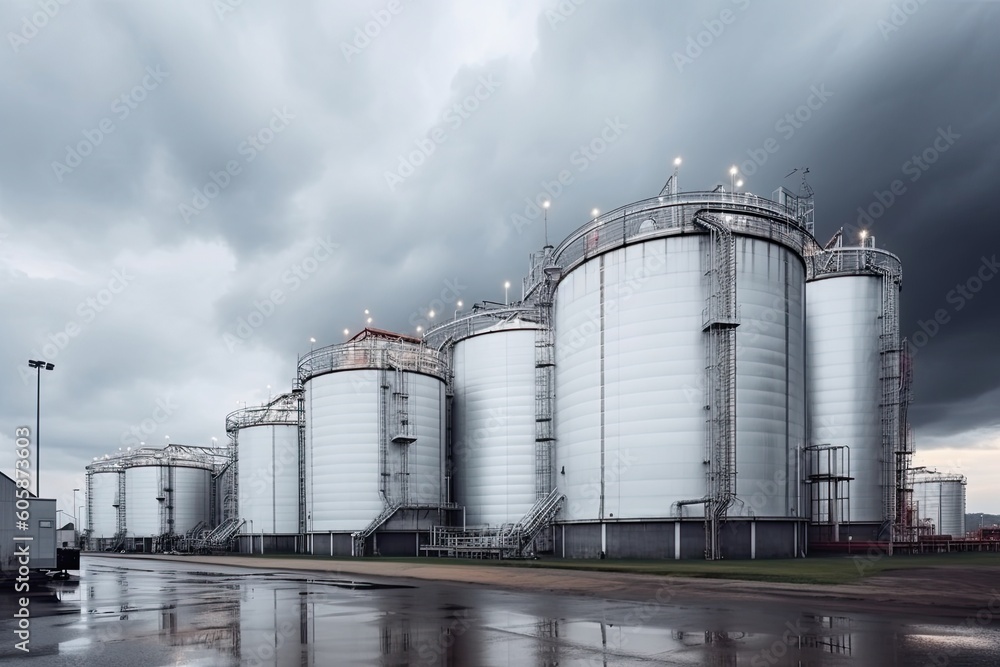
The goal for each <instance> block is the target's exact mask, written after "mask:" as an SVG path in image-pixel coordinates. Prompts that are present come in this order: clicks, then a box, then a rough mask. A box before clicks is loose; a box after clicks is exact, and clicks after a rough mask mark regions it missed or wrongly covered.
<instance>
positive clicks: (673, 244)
mask: <svg viewBox="0 0 1000 667" xmlns="http://www.w3.org/2000/svg"><path fill="white" fill-rule="evenodd" d="M696 217H697V218H698V219H699V220H706V219H709V220H712V221H714V223H715V225H716V226H715V227H713V229H719V228H725V229H728V230H729V233H731V234H732V239H733V241H732V245H731V246H729V247H730V248H732V249H731V250H730V251H728V252H729V254H731V255H732V258H731V263H730V262H725V261H722V251H720V250H719V248H720V247H721V246H720V245H719V244H718V242H717V241H716V240H715V239H716V236H715V235H714V234H710V233H709V226H707V225H706V224H704V223H699V222H696V221H695V218H696ZM720 234H721V232H720ZM723 236H725V234H723ZM810 241H811V237H810V236H809V235H808V234H807V232H806V231H805V230H804V229H803V228H802V227H800V226H799V224H798V222H797V220H796V218H795V217H794V214H793V211H792V210H791V209H789V208H786V207H785V206H784V205H781V204H778V203H777V202H771V201H769V200H765V199H761V198H758V197H755V196H754V195H749V194H739V193H738V194H735V195H734V194H732V193H724V192H713V193H681V194H679V195H673V196H670V197H661V198H654V199H651V200H646V201H642V202H637V203H635V204H630V205H629V206H627V207H623V208H622V209H618V210H616V211H612V212H610V213H607V214H604V215H601V216H600V217H598V218H596V219H595V220H593V221H591V222H590V223H589V224H588V225H585V226H584V227H582V228H580V229H579V230H577V231H576V232H574V233H573V234H572V235H571V236H570V237H569V238H567V239H566V240H565V241H564V242H563V243H562V244H560V246H558V247H557V248H556V250H555V252H554V253H553V262H554V263H555V264H556V265H557V266H558V267H559V268H560V269H561V271H562V277H561V279H560V281H559V283H558V286H557V288H556V292H555V314H554V330H555V340H556V372H555V397H556V398H555V401H556V409H555V418H556V422H555V424H556V429H555V430H556V433H555V435H556V460H555V466H554V468H555V470H556V471H557V474H556V475H555V477H556V482H557V484H558V486H559V488H560V489H561V490H562V491H563V492H564V493H565V494H566V503H565V505H564V508H563V511H562V513H561V514H560V515H559V519H560V520H561V521H563V522H565V523H566V526H565V529H566V530H567V533H566V537H565V538H564V545H563V546H564V547H565V549H566V555H567V556H568V555H571V554H576V555H585V556H593V555H596V553H595V549H594V547H593V545H594V544H597V545H599V546H598V547H597V550H598V551H602V552H605V553H607V554H608V556H609V557H615V555H619V554H620V555H622V556H625V557H630V556H644V557H658V556H663V555H666V556H668V557H693V556H696V555H702V554H703V553H704V550H705V539H704V533H703V532H701V533H698V535H696V534H695V533H696V532H698V531H702V530H703V529H702V527H701V526H700V525H685V526H684V527H683V530H682V527H681V526H680V525H676V526H667V525H663V524H662V522H666V521H670V520H672V519H675V518H681V517H687V518H690V517H703V516H704V508H705V503H704V500H705V499H706V498H707V497H709V496H711V495H712V494H713V482H712V481H710V479H709V477H710V474H709V472H710V471H709V468H710V467H711V466H710V463H709V461H710V460H711V459H712V457H713V456H714V455H712V454H710V452H709V449H710V442H712V439H711V438H710V436H709V423H708V422H707V421H706V419H707V415H709V413H712V414H719V411H720V410H722V409H723V406H721V405H720V404H719V401H718V396H719V395H721V394H720V393H719V392H720V390H721V389H724V387H722V385H723V384H725V383H726V382H728V383H729V390H730V391H731V392H734V394H735V408H734V415H735V427H734V435H735V442H734V450H735V473H736V474H735V498H734V499H733V503H732V505H731V506H730V507H729V508H728V511H727V512H726V516H727V517H728V519H729V520H736V519H739V518H745V519H750V518H755V519H767V520H769V523H768V524H767V525H766V526H765V527H763V528H762V530H763V531H764V533H766V535H764V534H762V533H760V532H759V531H758V526H757V525H756V523H757V522H749V523H753V524H754V525H752V526H751V525H749V524H747V525H744V526H743V527H740V528H737V527H735V526H731V528H732V530H731V531H730V534H731V535H732V537H731V538H727V539H729V541H730V543H731V545H730V546H732V545H737V544H738V545H739V546H733V549H734V550H730V551H729V553H731V554H733V555H744V552H745V555H746V556H748V557H753V556H755V555H756V554H755V553H754V551H755V550H757V551H758V552H762V553H764V554H767V555H787V556H793V555H798V546H797V545H799V544H800V542H799V539H800V537H799V529H800V527H801V526H800V525H799V522H800V518H801V517H802V516H803V515H802V508H801V502H802V501H801V497H800V493H799V484H798V481H797V480H798V474H799V470H798V468H797V466H798V460H797V449H798V448H799V447H801V446H803V444H804V442H805V435H806V434H805V279H806V267H805V261H804V259H803V247H804V246H805V245H806V244H807V243H809V242H810ZM713 258H714V259H713ZM720 262H721V263H720ZM723 265H724V266H723ZM730 272H731V273H730ZM726 276H728V277H726ZM720 285H725V286H729V287H730V288H732V289H735V297H734V298H735V306H736V313H737V318H736V321H737V322H738V325H737V326H736V327H735V334H734V343H733V344H730V345H729V349H730V350H731V349H732V348H733V347H735V374H733V373H720V374H718V375H717V376H718V377H722V378H724V379H723V380H721V381H720V382H718V383H714V381H713V384H712V385H711V386H709V385H708V383H709V381H710V379H709V377H708V374H707V373H706V367H707V366H711V367H716V366H718V367H720V368H721V367H722V362H721V361H720V359H721V358H722V357H725V358H726V359H727V360H728V359H729V358H730V357H729V356H728V355H725V354H723V353H722V351H721V350H722V348H720V347H717V346H718V345H719V343H718V342H717V341H718V338H715V337H714V336H713V334H710V333H708V332H707V331H706V329H708V328H709V325H710V320H711V317H710V316H709V314H708V310H707V309H708V306H709V297H710V296H712V299H713V302H712V303H717V302H718V300H719V299H722V298H723V297H722V296H720V295H721V294H722V291H721V288H720V287H719V286H720ZM732 289H730V290H729V293H731V292H732ZM712 321H713V322H716V323H718V322H722V320H712ZM713 326H714V325H713ZM726 326H727V324H726V323H725V322H722V323H721V327H722V328H725V327H726ZM720 355H721V356H720ZM727 405H728V406H729V407H730V408H732V403H727ZM711 465H715V464H711ZM781 520H787V521H784V523H782V522H781ZM609 523H611V524H615V525H613V526H608V525H607V524H609ZM573 524H576V526H574V525H573ZM584 524H589V525H590V526H592V527H591V528H588V527H585V526H584ZM597 524H603V525H597ZM779 524H780V526H779ZM571 529H572V532H574V533H575V537H573V536H570V535H569V531H570V530H571ZM772 529H773V531H774V532H773V533H772V532H769V531H772ZM737 533H738V535H737ZM653 542H658V543H659V544H660V545H661V546H659V547H657V548H656V549H653V550H647V549H648V547H647V546H645V545H646V544H650V543H653ZM727 549H729V546H726V547H724V548H723V551H726V550H727Z"/></svg>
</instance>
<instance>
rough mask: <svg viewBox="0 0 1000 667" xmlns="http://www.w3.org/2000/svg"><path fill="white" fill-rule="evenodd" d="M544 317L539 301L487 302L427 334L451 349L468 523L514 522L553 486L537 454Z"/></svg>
mask: <svg viewBox="0 0 1000 667" xmlns="http://www.w3.org/2000/svg"><path fill="white" fill-rule="evenodd" d="M541 319H542V317H541V314H540V313H539V311H538V309H537V308H534V307H521V306H493V307H486V306H483V307H481V308H480V307H477V308H476V310H474V311H473V312H472V313H471V314H467V315H463V316H461V317H457V318H456V319H454V320H453V321H451V322H447V323H445V324H442V325H441V326H439V327H436V328H435V329H432V330H430V331H428V332H427V335H426V336H425V341H427V342H428V344H430V345H432V346H435V347H442V348H444V349H446V350H449V351H450V358H451V368H452V373H453V385H452V390H453V394H454V398H453V401H452V411H451V414H452V425H453V431H452V460H453V479H454V489H455V502H456V503H458V504H459V505H461V506H463V507H464V508H465V522H466V525H468V526H480V525H492V526H498V525H501V524H504V523H516V522H518V521H519V520H520V519H521V518H522V517H523V516H524V515H525V514H526V513H527V512H528V510H529V509H531V506H532V505H533V504H534V503H535V501H536V500H537V499H538V497H539V492H541V493H542V494H543V495H544V494H545V493H548V492H549V491H550V490H551V488H552V487H551V485H552V479H551V468H550V467H547V468H543V469H539V466H538V457H537V456H536V447H537V446H536V423H537V422H536V419H537V418H538V415H537V414H536V378H535V372H536V344H537V343H538V339H539V333H540V331H541V330H540V325H539V320H541ZM545 446H548V443H545Z"/></svg>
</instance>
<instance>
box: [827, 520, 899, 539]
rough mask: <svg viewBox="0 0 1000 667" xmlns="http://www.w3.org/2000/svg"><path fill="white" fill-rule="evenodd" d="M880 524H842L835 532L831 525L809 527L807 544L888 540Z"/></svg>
mask: <svg viewBox="0 0 1000 667" xmlns="http://www.w3.org/2000/svg"><path fill="white" fill-rule="evenodd" d="M888 537H889V536H888V535H887V534H886V533H885V532H883V530H882V524H881V523H871V522H869V523H842V524H840V525H839V526H838V527H837V529H836V530H835V529H834V527H833V526H832V525H829V524H820V525H815V526H809V543H810V544H815V543H823V544H829V543H831V542H850V541H852V540H853V541H856V542H877V541H879V540H886V539H888Z"/></svg>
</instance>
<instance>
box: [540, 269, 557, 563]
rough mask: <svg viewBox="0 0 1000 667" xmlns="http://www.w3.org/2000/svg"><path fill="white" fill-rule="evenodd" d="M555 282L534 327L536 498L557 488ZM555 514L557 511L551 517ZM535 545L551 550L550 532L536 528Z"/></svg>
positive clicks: (547, 286)
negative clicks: (554, 462) (554, 467)
mask: <svg viewBox="0 0 1000 667" xmlns="http://www.w3.org/2000/svg"><path fill="white" fill-rule="evenodd" d="M552 289H553V287H552V282H551V280H550V279H549V278H548V277H546V279H545V281H544V282H543V283H542V285H541V286H540V289H539V293H538V297H537V307H538V329H536V330H535V498H536V499H537V500H539V501H541V500H543V499H545V498H546V497H547V496H549V495H550V494H551V493H552V492H553V489H554V488H555V483H554V481H553V479H552V477H553V475H552V447H553V443H554V442H555V428H554V425H553V402H554V393H555V389H554V384H555V383H554V378H553V376H554V374H555V365H556V364H555V334H554V332H553V331H552ZM552 518H555V514H553V515H552V517H550V519H549V520H550V521H551V519H552ZM536 533H537V539H536V541H535V548H536V549H537V550H538V551H541V552H548V551H552V536H551V534H550V533H545V532H542V531H541V529H539V530H538V531H536Z"/></svg>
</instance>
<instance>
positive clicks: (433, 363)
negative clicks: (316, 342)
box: [298, 328, 447, 555]
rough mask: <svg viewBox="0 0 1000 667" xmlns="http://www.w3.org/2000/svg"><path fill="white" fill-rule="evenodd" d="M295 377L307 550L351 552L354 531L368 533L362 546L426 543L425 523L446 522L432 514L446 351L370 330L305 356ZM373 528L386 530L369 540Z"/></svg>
mask: <svg viewBox="0 0 1000 667" xmlns="http://www.w3.org/2000/svg"><path fill="white" fill-rule="evenodd" d="M298 378H299V382H301V384H302V388H303V390H304V392H305V398H304V400H305V457H306V458H305V471H306V472H305V487H306V489H305V493H306V510H307V513H306V530H307V532H309V533H311V534H312V535H310V539H309V543H308V545H307V549H308V550H310V551H311V552H313V553H327V554H331V555H351V554H353V553H354V551H355V544H357V543H356V542H355V541H354V538H353V533H361V532H368V533H369V535H364V536H362V537H361V538H360V539H361V540H362V542H364V544H367V547H366V548H367V549H368V552H372V551H374V550H377V551H378V552H379V553H382V554H384V555H389V554H390V553H392V554H398V555H417V553H418V551H417V545H418V540H419V539H421V537H420V536H419V535H415V532H418V533H419V532H423V533H424V537H423V538H422V539H425V540H426V531H429V530H430V527H431V526H432V525H441V524H443V523H444V521H443V520H442V517H441V516H440V514H439V512H438V511H437V509H439V508H441V507H442V505H443V504H444V503H445V502H446V501H445V494H444V485H443V483H442V482H443V478H444V470H445V434H446V428H445V383H446V378H447V365H446V362H445V357H444V355H443V354H442V353H440V352H438V351H436V350H433V349H431V348H429V347H427V346H425V345H423V344H422V342H421V341H420V340H419V339H415V338H411V337H409V336H402V335H400V334H395V333H392V332H388V331H381V330H377V329H370V328H369V329H365V330H363V331H362V332H360V333H359V334H358V335H356V336H355V337H354V338H352V339H351V340H349V341H347V342H346V343H342V344H339V345H332V346H329V347H324V348H321V349H318V350H314V351H312V352H310V353H309V354H308V355H306V356H305V357H303V358H302V359H301V360H300V361H299V368H298ZM390 519H391V520H392V522H391V523H390ZM403 524H405V526H404V525H403ZM396 528H399V530H398V531H397V530H395V529H396ZM375 530H380V532H383V533H393V534H391V535H381V536H374V537H373V539H372V540H367V537H369V536H371V534H372V533H374V531H375ZM318 533H323V535H318Z"/></svg>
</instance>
